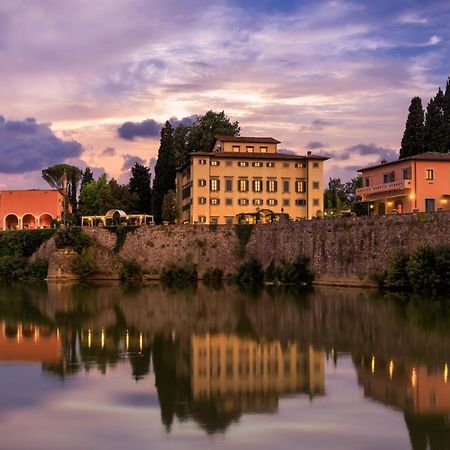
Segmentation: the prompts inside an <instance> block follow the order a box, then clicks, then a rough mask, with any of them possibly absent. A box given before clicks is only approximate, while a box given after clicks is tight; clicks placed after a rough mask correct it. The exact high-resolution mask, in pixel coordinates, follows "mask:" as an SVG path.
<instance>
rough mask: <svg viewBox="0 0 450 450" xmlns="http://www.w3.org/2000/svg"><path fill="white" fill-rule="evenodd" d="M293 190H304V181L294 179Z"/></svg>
mask: <svg viewBox="0 0 450 450" xmlns="http://www.w3.org/2000/svg"><path fill="white" fill-rule="evenodd" d="M295 192H306V181H305V180H296V181H295Z"/></svg>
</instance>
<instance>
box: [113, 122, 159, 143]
mask: <svg viewBox="0 0 450 450" xmlns="http://www.w3.org/2000/svg"><path fill="white" fill-rule="evenodd" d="M161 128H162V124H161V123H159V122H156V120H154V119H146V120H143V121H142V122H125V123H124V124H122V125H121V126H120V127H119V128H118V129H117V132H118V133H119V136H120V137H121V138H122V139H125V140H128V141H132V140H134V139H135V138H137V137H143V138H146V137H157V136H159V134H160V133H161Z"/></svg>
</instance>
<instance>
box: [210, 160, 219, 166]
mask: <svg viewBox="0 0 450 450" xmlns="http://www.w3.org/2000/svg"><path fill="white" fill-rule="evenodd" d="M211 165H212V166H220V161H216V160H212V161H211Z"/></svg>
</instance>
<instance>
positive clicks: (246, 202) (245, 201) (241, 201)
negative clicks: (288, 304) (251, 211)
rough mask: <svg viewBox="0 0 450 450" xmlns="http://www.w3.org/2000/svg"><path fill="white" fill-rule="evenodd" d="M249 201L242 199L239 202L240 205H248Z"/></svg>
mask: <svg viewBox="0 0 450 450" xmlns="http://www.w3.org/2000/svg"><path fill="white" fill-rule="evenodd" d="M248 203H249V201H248V198H240V199H239V200H238V205H248Z"/></svg>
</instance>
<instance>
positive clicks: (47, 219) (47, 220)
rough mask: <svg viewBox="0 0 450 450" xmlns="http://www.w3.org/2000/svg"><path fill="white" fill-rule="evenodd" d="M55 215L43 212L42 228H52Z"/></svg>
mask: <svg viewBox="0 0 450 450" xmlns="http://www.w3.org/2000/svg"><path fill="white" fill-rule="evenodd" d="M52 220H53V217H52V216H51V215H50V214H42V215H41V217H40V218H39V225H40V227H41V228H51V226H52Z"/></svg>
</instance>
